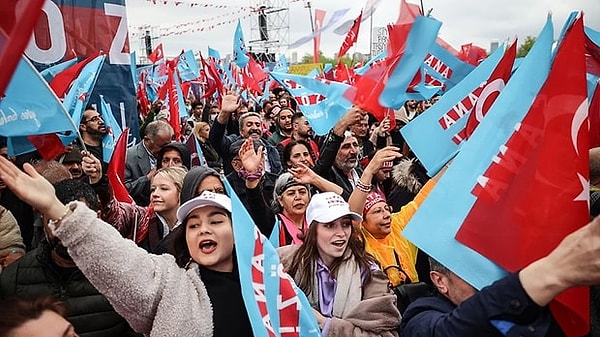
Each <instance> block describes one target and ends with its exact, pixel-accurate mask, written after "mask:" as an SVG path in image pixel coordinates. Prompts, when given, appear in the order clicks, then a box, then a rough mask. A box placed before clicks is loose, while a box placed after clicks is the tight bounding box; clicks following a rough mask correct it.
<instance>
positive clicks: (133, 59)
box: [129, 50, 140, 88]
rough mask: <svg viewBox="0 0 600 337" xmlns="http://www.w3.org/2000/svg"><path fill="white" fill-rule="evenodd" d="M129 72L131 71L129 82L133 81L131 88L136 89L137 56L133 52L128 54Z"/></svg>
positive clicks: (137, 79)
mask: <svg viewBox="0 0 600 337" xmlns="http://www.w3.org/2000/svg"><path fill="white" fill-rule="evenodd" d="M129 70H130V71H131V80H132V81H133V87H134V88H137V87H138V81H139V80H140V79H139V78H138V71H137V56H136V53H135V50H134V51H132V52H131V53H129Z"/></svg>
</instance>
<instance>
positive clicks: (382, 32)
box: [370, 27, 388, 58]
mask: <svg viewBox="0 0 600 337" xmlns="http://www.w3.org/2000/svg"><path fill="white" fill-rule="evenodd" d="M371 34H372V42H371V55H370V56H371V58H373V57H374V56H375V55H377V54H380V53H381V52H383V51H384V50H385V49H386V48H387V43H388V30H387V27H373V31H372V32H371Z"/></svg>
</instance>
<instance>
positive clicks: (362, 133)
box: [350, 115, 375, 169]
mask: <svg viewBox="0 0 600 337" xmlns="http://www.w3.org/2000/svg"><path fill="white" fill-rule="evenodd" d="M350 131H351V132H352V134H353V135H354V137H356V140H358V161H359V163H360V166H361V168H362V169H364V168H365V167H367V164H369V158H370V157H373V154H374V153H375V146H374V145H373V143H371V141H370V140H369V138H370V137H369V116H368V115H365V117H364V118H363V119H361V121H360V122H358V123H356V124H354V125H352V126H350Z"/></svg>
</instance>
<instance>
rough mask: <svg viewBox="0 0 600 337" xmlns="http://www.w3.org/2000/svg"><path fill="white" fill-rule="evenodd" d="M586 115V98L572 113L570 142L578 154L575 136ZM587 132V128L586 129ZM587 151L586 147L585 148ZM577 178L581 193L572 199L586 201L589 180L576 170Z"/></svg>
mask: <svg viewBox="0 0 600 337" xmlns="http://www.w3.org/2000/svg"><path fill="white" fill-rule="evenodd" d="M587 117H588V107H587V99H584V100H583V101H582V102H581V104H579V107H578V108H577V110H576V111H575V114H574V115H573V120H572V121H571V142H572V143H573V148H575V153H576V154H577V155H578V156H579V155H580V154H579V146H578V143H577V138H578V137H577V136H578V135H579V132H580V131H581V128H582V126H583V125H584V124H585V121H586V120H587ZM586 132H587V130H586ZM586 151H587V149H586ZM577 178H578V179H579V183H580V184H581V189H582V191H581V193H579V195H577V196H576V197H575V199H573V201H585V202H588V201H589V199H590V182H589V180H588V179H587V178H586V177H585V176H583V175H582V174H581V173H579V172H577Z"/></svg>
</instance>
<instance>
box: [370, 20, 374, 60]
mask: <svg viewBox="0 0 600 337" xmlns="http://www.w3.org/2000/svg"><path fill="white" fill-rule="evenodd" d="M369 19H370V20H369V60H370V59H372V58H373V13H371V17H370V18H369Z"/></svg>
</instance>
